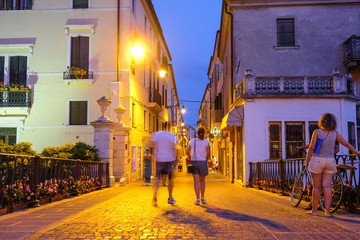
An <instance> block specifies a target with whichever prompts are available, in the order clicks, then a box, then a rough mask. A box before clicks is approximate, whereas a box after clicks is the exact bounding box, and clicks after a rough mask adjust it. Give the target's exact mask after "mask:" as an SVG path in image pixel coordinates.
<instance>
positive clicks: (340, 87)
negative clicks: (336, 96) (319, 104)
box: [333, 68, 347, 93]
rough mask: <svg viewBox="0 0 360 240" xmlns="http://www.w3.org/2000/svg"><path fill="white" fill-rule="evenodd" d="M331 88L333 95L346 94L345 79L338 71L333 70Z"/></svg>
mask: <svg viewBox="0 0 360 240" xmlns="http://www.w3.org/2000/svg"><path fill="white" fill-rule="evenodd" d="M333 86H334V93H346V92H347V79H346V77H345V76H343V75H342V74H341V73H340V70H339V69H337V68H335V69H333Z"/></svg>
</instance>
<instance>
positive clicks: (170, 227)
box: [0, 172, 360, 240]
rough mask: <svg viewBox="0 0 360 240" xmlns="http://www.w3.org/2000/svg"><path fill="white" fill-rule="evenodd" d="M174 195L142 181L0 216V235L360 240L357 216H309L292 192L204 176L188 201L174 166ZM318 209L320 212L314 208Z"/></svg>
mask: <svg viewBox="0 0 360 240" xmlns="http://www.w3.org/2000/svg"><path fill="white" fill-rule="evenodd" d="M176 175H177V176H176V179H175V188H174V198H175V199H176V201H177V203H176V204H174V205H170V204H168V203H167V188H166V187H160V191H159V195H158V206H157V207H154V206H152V203H151V198H152V187H146V186H143V185H142V183H141V182H136V183H132V184H128V185H126V186H122V187H120V186H116V187H114V188H110V189H105V190H101V191H96V192H93V193H89V194H85V195H81V196H78V197H74V198H72V199H65V200H62V201H59V202H54V203H50V204H47V205H44V206H41V207H38V208H33V209H28V210H24V211H21V212H15V213H11V214H7V215H3V216H0V239H6V240H7V239H28V240H31V239H359V236H360V216H359V215H356V214H350V213H347V212H344V211H338V212H337V213H336V214H335V216H336V217H334V218H326V217H322V216H319V217H312V216H307V215H306V214H305V210H303V207H304V206H305V205H306V202H304V203H301V205H300V206H299V207H297V208H294V207H292V206H291V204H290V198H289V197H286V196H279V195H277V194H273V193H268V192H264V191H260V190H256V189H251V188H243V187H240V186H239V185H236V184H230V183H229V182H228V181H227V180H226V179H224V178H223V177H221V176H220V175H219V174H214V173H212V174H210V175H209V177H207V178H206V184H207V185H206V194H205V195H206V199H207V202H208V204H206V205H200V206H196V205H194V202H195V197H194V192H193V182H192V177H191V175H190V174H187V173H186V172H180V173H179V172H176ZM320 214H323V212H320Z"/></svg>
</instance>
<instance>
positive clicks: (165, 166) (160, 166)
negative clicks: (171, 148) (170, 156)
mask: <svg viewBox="0 0 360 240" xmlns="http://www.w3.org/2000/svg"><path fill="white" fill-rule="evenodd" d="M172 173H173V163H172V162H156V177H157V178H160V177H161V175H163V174H166V175H168V176H169V180H170V179H172Z"/></svg>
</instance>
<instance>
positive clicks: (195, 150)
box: [188, 127, 210, 205]
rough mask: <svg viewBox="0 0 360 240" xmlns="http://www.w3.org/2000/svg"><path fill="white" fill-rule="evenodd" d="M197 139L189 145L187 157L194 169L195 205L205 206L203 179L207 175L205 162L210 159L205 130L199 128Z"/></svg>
mask: <svg viewBox="0 0 360 240" xmlns="http://www.w3.org/2000/svg"><path fill="white" fill-rule="evenodd" d="M197 136H198V137H197V138H194V139H192V140H191V141H190V143H189V148H188V155H189V156H190V157H191V165H192V166H193V168H194V172H193V173H192V174H193V178H194V189H195V194H196V202H195V204H196V205H199V204H200V192H201V203H202V204H206V200H205V196H204V195H205V177H206V176H207V175H208V174H209V171H208V166H207V160H208V159H209V158H210V142H209V140H207V139H206V138H205V129H204V128H203V127H199V128H198V129H197Z"/></svg>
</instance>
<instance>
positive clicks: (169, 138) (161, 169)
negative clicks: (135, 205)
mask: <svg viewBox="0 0 360 240" xmlns="http://www.w3.org/2000/svg"><path fill="white" fill-rule="evenodd" d="M165 126H166V124H165ZM165 129H166V127H165ZM151 140H152V142H153V144H154V151H155V160H156V181H155V184H154V196H153V204H154V206H157V192H158V189H159V185H160V181H162V175H167V176H168V192H169V198H168V203H169V204H174V203H175V202H176V201H175V199H174V198H173V196H172V193H173V184H174V183H173V162H174V161H176V151H175V149H176V145H177V144H176V143H177V141H176V136H175V135H174V134H172V133H170V132H168V131H160V132H158V133H155V134H154V135H153V136H152V138H151Z"/></svg>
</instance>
